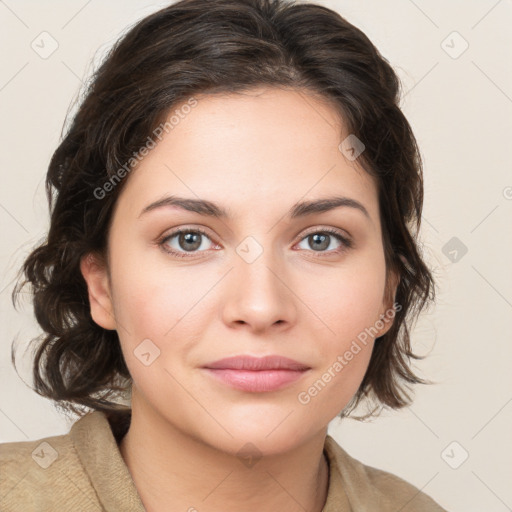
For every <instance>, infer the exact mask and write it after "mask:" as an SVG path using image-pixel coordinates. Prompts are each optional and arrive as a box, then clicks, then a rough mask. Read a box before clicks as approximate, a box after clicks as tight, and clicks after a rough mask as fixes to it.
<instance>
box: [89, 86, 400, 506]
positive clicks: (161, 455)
mask: <svg viewBox="0 0 512 512" xmlns="http://www.w3.org/2000/svg"><path fill="white" fill-rule="evenodd" d="M196 98H197V99H198V104H197V106H195V107H194V108H192V109H191V111H190V113H189V114H188V115H186V116H184V119H182V120H180V122H179V124H177V125H176V126H175V127H174V129H173V130H171V131H170V133H169V134H167V135H165V136H164V138H163V139H162V140H161V142H159V143H158V144H157V145H156V147H155V148H154V149H152V150H151V151H150V152H149V154H148V155H147V156H146V157H145V158H144V159H143V160H142V161H141V162H140V164H139V165H138V166H137V168H136V169H135V170H133V171H132V172H131V174H130V175H129V177H128V181H127V183H126V186H125V187H124V189H123V190H122V192H121V194H120V196H119V198H118V201H117V203H116V207H115V211H114V213H113V220H112V226H111V230H110V233H109V238H108V257H109V268H107V266H106V264H105V263H104V262H103V261H102V260H101V258H99V257H97V256H96V255H92V254H91V255H89V256H88V257H84V258H83V259H82V262H81V270H82V274H83V275H84V278H85V279H86V281H87V285H88V289H89V300H90V304H91V314H92V317H93V319H94V321H95V322H96V323H97V324H98V325H100V326H102V327H104V328H105V329H116V330H117V332H118V334H119V338H120V342H121V347H122V351H123V354H124V357H125V360H126V363H127V365H128V368H129V370H130V374H131V376H132V378H133V388H132V423H131V426H130V429H129V431H128V434H127V435H126V436H125V438H124V439H123V440H122V442H121V445H120V451H121V454H122V456H123V458H124V460H125V461H126V464H127V466H128V468H129V470H130V472H131V474H132V477H133V480H134V482H135V485H136V487H137V489H138V492H139V494H140V496H141V498H142V501H143V503H144V505H145V507H146V509H147V510H148V511H163V510H166V511H168V510H180V511H184V510H189V509H190V510H193V509H191V507H195V508H196V509H197V510H198V511H199V512H206V511H214V510H223V512H230V511H235V510H236V511H240V510H243V511H249V510H262V511H269V510H283V511H290V512H291V511H299V510H300V511H303V510H304V509H307V510H309V511H321V510H322V508H323V506H324V503H325V499H326V494H327V486H328V467H327V463H326V459H325V457H324V455H323V446H324V440H325V437H326V434H327V426H328V423H329V422H330V421H331V420H332V419H333V418H335V417H336V416H337V415H338V414H339V413H340V411H341V410H342V409H343V408H344V407H345V405H346V404H347V403H348V402H349V401H350V399H351V398H352V396H353V395H354V394H355V392H356V391H357V389H358V387H359V385H360V383H361V381H362V379H363V377H364V374H365V371H366V369H367V367H368V363H369V360H370V356H371V352H372V348H373V345H374V340H373V339H371V338H370V339H369V341H368V343H367V344H366V346H363V345H362V344H361V348H362V349H361V351H360V352H359V353H358V354H357V355H355V356H354V358H353V359H352V360H351V361H350V362H349V363H348V364H347V365H346V366H344V368H343V370H342V371H341V372H339V374H336V377H334V378H332V379H331V381H330V382H329V383H328V384H327V385H326V386H325V387H324V388H323V389H322V390H321V391H320V392H319V393H318V394H317V395H316V396H314V397H312V398H311V400H310V401H309V403H307V404H305V405H303V404H301V403H300V402H299V400H298V394H299V393H300V392H303V391H305V390H306V391H307V390H308V388H309V387H310V386H311V385H312V384H313V383H314V382H315V381H317V380H318V379H319V378H321V376H322V374H324V372H326V371H327V370H328V368H329V367H332V366H333V363H334V362H335V361H336V360H337V357H338V356H339V355H343V354H344V353H345V351H346V350H348V349H349V348H350V345H351V343H352V342H353V340H355V339H356V337H357V335H358V334H360V333H361V332H362V331H364V329H365V328H367V327H369V326H373V325H374V324H375V322H376V321H377V320H379V318H381V317H382V315H383V314H384V313H385V312H386V311H389V310H390V308H392V301H389V300H387V299H386V297H389V296H391V297H394V293H395V291H396V285H397V280H396V279H394V278H392V279H391V280H390V282H391V288H392V290H391V294H389V295H388V294H386V293H385V292H386V290H385V277H386V267H385V261H384V251H383V245H382V233H381V223H380V218H379V204H378V195H377V188H376V186H375V183H374V182H373V180H372V179H371V178H370V176H369V175H368V174H367V173H366V172H364V171H363V170H362V169H361V168H360V167H359V166H358V164H357V160H356V161H350V160H349V159H347V158H346V157H345V156H344V154H343V153H342V152H341V151H340V150H339V148H338V146H339V144H340V143H341V141H342V140H343V139H344V138H345V137H346V136H347V135H348V133H347V132H346V131H345V130H344V128H343V125H342V122H341V120H340V118H339V117H338V115H337V114H336V112H335V111H334V109H333V108H332V106H330V105H329V104H328V103H326V102H325V101H323V100H321V99H319V98H318V97H316V96H313V95H312V94H311V93H309V92H305V91H297V90H284V89H274V88H272V89H268V88H266V89H257V90H253V91H251V92H246V93H244V94H225V95H210V96H197V97H196ZM173 111H174V109H173ZM125 179H127V178H125ZM167 194H175V195H179V196H184V197H188V198H194V199H197V198H201V199H208V200H210V201H214V202H215V203H218V204H219V205H220V206H222V207H224V208H225V209H227V210H228V212H229V213H231V215H232V217H231V218H229V219H216V218H211V217H208V216H205V215H200V214H198V213H194V212H189V211H185V210H183V209H179V208H177V207H170V206H167V207H163V208H158V209H154V210H152V211H150V212H147V213H145V214H143V215H141V216H140V217H139V215H140V213H141V211H142V210H143V209H144V207H145V206H147V205H148V204H150V203H151V202H153V201H156V200H158V199H161V198H162V197H163V196H164V195H167ZM332 195H340V196H346V197H349V198H352V199H355V200H357V201H359V202H360V203H362V204H363V205H364V207H365V208H366V210H367V211H368V214H369V218H367V217H366V216H365V215H364V214H363V213H362V212H361V211H359V210H358V209H356V208H351V207H340V208H336V209H333V210H331V211H328V212H323V213H314V214H312V215H309V216H307V217H304V218H297V219H293V220H291V219H290V218H288V216H287V214H288V210H289V209H290V208H291V207H292V206H293V205H294V204H295V203H297V202H299V201H301V200H315V199H320V198H325V197H330V196H332ZM178 227H182V228H186V229H193V228H197V227H200V228H202V229H203V230H204V231H206V232H207V234H208V236H207V237H204V236H203V237H200V241H202V243H201V246H200V248H199V249H194V251H195V252H188V253H187V251H186V248H187V247H188V246H187V245H186V244H185V245H183V240H182V243H181V245H180V243H179V242H180V240H179V236H175V237H174V238H172V239H168V240H167V241H166V242H164V245H163V246H160V247H159V246H158V240H159V238H160V237H161V236H163V235H166V234H170V233H171V231H172V230H173V229H175V228H178ZM326 228H334V229H337V230H339V231H340V232H341V234H342V235H344V236H348V237H349V238H350V239H351V240H352V241H353V247H351V248H348V249H345V250H342V252H339V253H336V249H338V248H340V247H341V248H342V249H343V243H342V242H340V241H338V240H337V239H336V238H335V237H333V236H331V237H330V241H329V240H327V242H326V244H325V245H324V246H323V248H320V249H316V250H315V246H314V242H312V241H311V238H312V237H311V236H309V235H312V234H314V233H322V229H326ZM248 236H251V237H253V238H254V239H255V240H256V241H257V242H258V243H259V245H260V246H261V248H262V250H263V252H262V254H261V255H260V256H259V257H258V258H257V259H256V260H255V261H252V262H251V263H248V262H247V261H246V260H244V258H242V257H241V256H239V254H238V253H237V252H236V249H237V247H239V245H240V244H241V242H242V241H244V239H245V238H246V237H248ZM162 247H167V248H168V249H171V250H172V249H174V250H176V251H179V252H181V253H185V254H189V257H185V258H179V257H176V256H172V255H170V254H168V253H166V252H165V251H164V250H163V248H162ZM250 247H252V248H251V249H250V250H251V251H254V250H255V249H254V246H250ZM388 291H389V290H388ZM389 327H391V321H388V322H387V323H385V326H384V327H383V328H382V329H380V330H379V331H378V334H377V335H375V337H378V336H381V335H382V334H384V333H385V332H386V331H387V330H388V329H389ZM145 339H150V340H151V342H152V343H153V344H154V346H156V347H158V349H159V350H160V355H159V357H157V358H156V359H155V360H154V361H153V362H152V363H151V364H150V365H149V366H146V365H145V364H143V363H142V362H141V360H140V359H139V357H138V356H137V355H136V354H135V353H134V350H136V348H137V347H138V346H139V344H140V343H141V342H142V341H143V340H145ZM152 346H153V345H152ZM238 354H250V355H253V356H263V355H269V354H279V355H283V356H286V357H290V358H292V359H296V360H298V361H300V362H303V363H307V364H308V365H309V366H310V367H311V370H310V371H309V372H307V373H306V374H305V375H304V376H303V377H302V378H301V379H300V380H298V381H296V382H294V383H292V384H291V385H288V386H287V387H285V388H283V389H281V390H277V391H273V392H266V393H249V392H244V391H240V390H236V389H232V388H230V387H228V386H227V385H225V384H223V383H221V382H218V381H217V380H214V379H212V377H211V376H210V375H207V374H206V372H205V371H204V370H202V369H201V366H202V365H204V364H205V363H207V362H211V361H215V360H218V359H221V358H224V357H229V356H233V355H238ZM248 442H250V443H252V444H253V445H254V446H255V447H257V450H258V452H259V453H260V454H261V456H262V458H261V459H260V460H259V461H258V462H257V463H256V464H254V465H253V466H252V467H248V466H246V465H244V464H243V463H242V462H241V459H240V457H238V456H237V452H238V451H239V450H240V448H241V447H243V446H244V445H245V444H246V443H248Z"/></svg>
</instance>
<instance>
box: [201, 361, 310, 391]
mask: <svg viewBox="0 0 512 512" xmlns="http://www.w3.org/2000/svg"><path fill="white" fill-rule="evenodd" d="M203 369H204V370H205V371H206V372H207V373H208V374H209V375H211V376H212V377H214V378H215V379H217V380H219V381H221V382H223V383H224V384H226V385H228V386H230V387H232V388H235V389H239V390H242V391H246V392H251V393H262V392H269V391H277V390H278V389H281V388H283V387H285V386H287V385H289V384H291V383H293V382H296V381H297V380H299V379H300V378H302V377H303V376H304V375H305V374H306V373H308V372H309V371H310V370H311V367H310V366H308V365H306V364H303V363H300V362H298V361H295V360H293V359H290V358H287V357H283V356H265V357H252V356H235V357H228V358H225V359H220V360H219V361H215V362H213V363H208V364H206V365H204V366H203Z"/></svg>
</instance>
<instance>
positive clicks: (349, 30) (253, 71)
mask: <svg viewBox="0 0 512 512" xmlns="http://www.w3.org/2000/svg"><path fill="white" fill-rule="evenodd" d="M260 86H268V87H283V88H292V89H294V90H297V91H304V92H309V93H312V94H315V95H317V96H318V97H321V98H323V99H325V100H327V101H328V102H329V103H330V104H331V105H332V106H333V108H334V109H336V111H337V112H338V113H339V115H340V116H341V119H342V120H343V123H344V127H345V129H346V130H348V131H347V133H350V134H353V135H355V136H356V137H357V138H358V139H359V140H360V141H362V142H363V143H364V146H365V150H364V152H363V153H362V154H361V155H360V156H359V157H358V163H359V164H360V165H361V166H362V168H364V169H365V171H366V172H368V173H369V174H370V175H371V176H372V177H373V178H374V179H375V182H376V184H377V187H378V196H379V208H380V216H381V224H382V233H383V245H384V252H385V260H386V268H387V275H388V278H389V275H390V272H391V270H393V271H395V272H397V274H398V275H399V276H400V282H399V285H398V288H397V293H396V296H395V297H394V299H395V301H396V303H398V304H399V305H400V307H399V308H398V310H397V312H396V316H395V318H394V322H393V324H392V326H391V328H390V330H389V331H388V332H387V333H386V334H385V335H383V336H381V337H380V338H378V339H377V340H376V343H375V346H374V349H373V353H372V356H371V360H370V363H369V367H368V369H367V372H366V374H365V376H364V379H363V381H362V383H361V385H360V387H359V389H358V391H357V393H356V394H355V395H354V397H353V399H352V400H351V402H350V404H348V406H347V407H346V408H345V409H344V411H343V413H342V416H343V415H348V414H349V412H352V411H353V409H354V408H355V407H356V406H357V405H358V404H359V402H360V401H361V399H363V398H367V400H368V402H370V401H372V400H373V401H375V402H376V403H377V404H379V405H380V407H383V406H388V407H391V408H400V407H404V406H405V405H409V404H410V402H411V397H410V394H409V391H410V387H411V385H412V384H416V383H428V381H426V380H424V379H421V378H419V377H418V376H416V375H415V374H414V373H413V371H412V369H411V367H410V363H411V358H413V359H421V358H422V357H420V356H417V355H415V354H414V353H413V352H412V350H411V346H410V326H411V325H412V324H411V322H413V321H415V319H416V318H417V315H419V313H420V312H421V310H422V309H423V308H424V307H425V306H426V305H428V302H429V299H430V300H433V299H434V295H435V294H434V281H433V277H432V275H431V273H430V271H429V269H428V268H427V266H426V265H425V263H424V261H423V259H422V256H421V253H420V248H419V242H418V239H417V234H418V230H419V227H420V222H421V212H422V204H423V181H422V180H423V178H422V162H421V158H420V153H419V149H418V147H417V143H416V140H415V137H414V135H413V133H412V130H411V127H410V125H409V123H408V121H407V120H406V118H405V116H404V115H403V113H402V111H401V110H400V108H399V100H400V92H401V89H400V87H401V84H400V82H399V79H398V77H397V75H396V74H395V72H394V70H393V69H392V67H391V66H390V64H389V63H388V61H387V60H386V59H385V58H384V57H383V56H382V55H381V54H380V53H379V51H378V50H377V49H376V48H375V46H374V45H373V44H372V43H371V42H370V40H369V39H368V38H367V37H366V35H365V34H364V33H363V32H362V31H361V30H359V29H358V28H356V27H355V26H353V25H352V24H350V23H349V22H348V21H346V20H345V19H344V18H342V17H341V16H340V15H339V14H338V13H336V12H334V11H332V10H330V9H328V8H326V7H323V6H320V5H316V4H308V3H296V2H293V1H290V0H182V1H180V2H177V3H174V4H171V5H170V6H168V7H166V8H164V9H162V10H160V11H158V12H155V13H154V14H152V15H150V16H148V17H146V18H144V19H143V20H141V21H140V22H138V23H137V24H135V25H134V26H133V27H132V28H131V29H130V30H129V31H128V32H127V33H126V34H125V35H124V36H123V37H122V38H120V39H119V40H118V41H117V43H116V44H115V45H114V46H113V47H112V49H111V50H110V52H109V54H108V55H107V57H106V58H105V60H104V61H103V63H102V64H101V66H100V67H99V68H98V69H97V71H96V72H95V73H94V74H93V76H92V78H91V80H90V82H89V84H88V86H87V91H86V94H84V99H83V101H82V102H81V105H80V106H79V108H78V111H77V112H76V114H75V115H74V117H73V119H72V122H71V124H70V126H69V129H68V130H67V132H66V134H65V136H64V137H63V140H62V141H61V143H60V145H59V146H58V148H57V149H56V151H55V152H54V154H53V156H52V158H51V161H50V164H49V168H48V173H47V178H46V192H47V197H48V202H49V209H50V216H51V219H50V227H49V231H48V235H47V238H46V239H45V240H44V242H43V243H41V244H40V245H39V246H38V247H37V248H35V249H34V250H33V251H32V252H31V253H30V255H29V256H28V257H27V259H26V261H25V262H24V264H23V267H22V269H21V270H20V274H22V273H23V274H24V276H25V280H24V282H22V283H20V280H19V278H20V277H21V275H20V276H19V278H18V282H17V284H16V286H15V288H14V290H13V295H12V298H13V303H14V305H15V307H16V297H17V294H18V293H20V291H21V289H22V288H23V287H24V285H25V284H26V283H27V282H29V283H30V284H31V287H32V293H33V307H34V312H35V317H36V319H37V322H38V323H39V325H40V326H41V328H42V330H43V331H44V334H43V335H41V336H40V337H38V338H36V339H34V340H32V342H35V341H37V340H39V339H40V338H42V342H41V343H40V344H39V345H38V347H37V350H36V351H35V355H34V362H33V377H34V386H35V391H36V392H37V393H39V394H40V395H42V396H45V397H48V398H50V399H52V400H54V401H55V402H56V405H57V407H59V408H61V409H62V410H64V411H66V410H68V411H73V412H75V413H78V414H80V413H81V412H83V411H84V409H83V408H84V407H85V408H92V409H97V410H105V411H111V410H113V409H115V408H116V403H117V402H116V400H115V398H116V396H118V395H119V396H120V395H121V394H122V393H123V392H124V391H125V390H127V389H128V387H129V384H130V383H131V378H130V374H129V372H128V369H127V366H126V363H125V361H124V358H123V354H122V352H121V348H120V343H119V338H118V334H117V332H116V331H108V330H105V329H103V328H102V327H100V326H98V325H97V324H96V323H95V322H94V321H93V320H92V318H91V314H90V305H89V299H88V293H87V285H86V282H85V280H84V278H83V276H82V274H81V271H80V259H81V258H82V257H83V256H84V255H85V254H87V253H90V252H93V251H94V252H96V253H98V254H100V255H103V256H106V248H107V240H108V232H109V227H110V222H111V219H112V211H113V207H114V205H115V202H116V199H117V197H118V195H119V193H120V192H121V190H122V188H123V185H124V184H125V183H126V180H127V179H128V177H125V178H124V179H123V180H121V181H120V183H119V184H117V186H113V187H111V190H110V187H109V190H108V193H105V194H103V193H102V197H101V198H98V193H97V192H95V191H98V190H100V189H101V190H105V188H104V185H105V183H106V182H107V181H108V180H111V182H112V179H113V177H115V176H116V173H117V176H118V177H119V170H120V169H121V168H125V169H126V163H127V162H129V161H130V159H132V160H133V155H134V154H135V153H136V152H137V151H138V150H139V149H140V148H141V147H142V146H143V145H144V144H145V143H146V141H147V140H148V137H151V136H152V134H154V132H155V130H156V129H157V127H158V125H159V124H161V123H162V121H163V120H165V119H166V117H167V116H168V115H169V112H170V109H171V108H173V107H175V106H176V105H179V104H181V103H183V102H186V101H187V100H188V99H190V98H191V97H193V95H198V94H213V93H219V92H222V93H234V92H242V91H247V90H250V89H253V88H256V87H260ZM123 166H124V167H123ZM387 281H389V279H388V280H387ZM12 360H13V363H15V357H14V352H12Z"/></svg>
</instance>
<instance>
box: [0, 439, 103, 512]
mask: <svg viewBox="0 0 512 512" xmlns="http://www.w3.org/2000/svg"><path fill="white" fill-rule="evenodd" d="M77 489H79V491H78V490H77ZM79 495H80V496H79ZM73 502H74V503H75V504H76V507H77V508H76V509H77V510H78V509H79V510H86V511H89V510H90V511H93V510H96V511H97V510H98V507H97V506H96V505H95V503H96V502H97V500H96V497H95V493H94V489H93V488H92V487H91V485H90V482H89V479H88V477H87V474H86V473H85V471H84V469H83V467H82V465H81V463H80V459H79V457H78V454H77V453H76V450H75V447H74V444H73V442H72V439H71V435H70V433H68V434H64V435H59V436H52V437H45V438H42V439H38V440H34V441H22V442H12V443H0V510H2V512H11V511H19V510H23V511H24V512H32V511H36V510H37V511H47V510H48V511H49V510H69V509H70V508H69V507H70V504H71V503H73Z"/></svg>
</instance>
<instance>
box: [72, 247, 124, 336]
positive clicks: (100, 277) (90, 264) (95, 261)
mask: <svg viewBox="0 0 512 512" xmlns="http://www.w3.org/2000/svg"><path fill="white" fill-rule="evenodd" d="M80 270H81V272H82V275H83V276H84V279H85V282H86V283H87V289H88V292H89V304H90V307H91V316H92V319H93V320H94V321H95V322H96V323H97V324H98V325H99V326H100V327H103V328H104V329H108V330H113V329H116V321H115V317H114V307H113V304H112V296H111V291H110V280H109V276H108V272H107V264H106V262H105V261H104V258H102V257H101V256H100V255H98V254H96V253H92V252H91V253H88V254H86V255H84V256H83V257H82V258H81V260H80Z"/></svg>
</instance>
